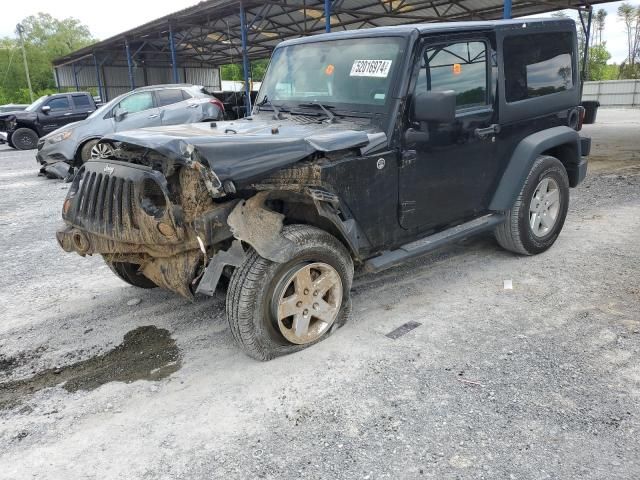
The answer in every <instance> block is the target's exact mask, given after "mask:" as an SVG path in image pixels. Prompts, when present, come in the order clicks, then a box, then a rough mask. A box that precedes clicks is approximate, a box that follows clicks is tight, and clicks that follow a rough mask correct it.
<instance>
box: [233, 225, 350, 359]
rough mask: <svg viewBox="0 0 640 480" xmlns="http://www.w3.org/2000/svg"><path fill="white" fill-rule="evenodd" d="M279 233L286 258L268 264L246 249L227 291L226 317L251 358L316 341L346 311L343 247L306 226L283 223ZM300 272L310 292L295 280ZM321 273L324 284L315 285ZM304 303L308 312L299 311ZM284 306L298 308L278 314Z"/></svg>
mask: <svg viewBox="0 0 640 480" xmlns="http://www.w3.org/2000/svg"><path fill="white" fill-rule="evenodd" d="M282 234H283V235H284V236H285V237H286V238H288V239H289V240H290V241H291V242H292V243H293V244H294V248H291V251H290V252H288V253H289V260H288V261H286V262H284V263H276V262H272V261H270V260H267V259H266V258H263V257H261V256H260V255H258V253H257V252H256V251H255V250H253V249H252V248H250V249H249V251H248V252H247V257H246V259H245V261H244V262H243V264H242V265H240V266H239V267H238V268H236V270H235V271H234V273H233V276H232V277H231V281H230V283H229V289H228V291H227V301H226V310H227V319H228V321H229V326H230V328H231V332H232V334H233V337H234V339H235V341H236V343H237V344H238V345H239V346H240V348H242V349H243V350H244V352H245V353H246V354H247V355H249V356H250V357H253V358H255V359H256V360H263V361H264V360H270V359H272V358H275V357H278V356H280V355H286V354H289V353H293V352H296V351H299V350H302V349H304V348H306V347H309V346H311V345H313V344H315V343H318V342H320V341H322V340H324V339H325V338H327V337H328V336H329V335H330V334H331V333H332V332H333V331H335V329H336V328H337V327H340V326H341V325H343V324H344V323H345V322H346V321H347V320H348V318H349V316H350V313H351V298H350V295H349V291H350V290H351V283H352V281H353V262H352V261H351V257H350V255H349V252H348V251H347V249H346V248H345V247H344V245H342V243H340V242H339V241H338V240H337V239H336V238H335V237H334V236H332V235H330V234H329V233H327V232H325V231H324V230H321V229H319V228H316V227H311V226H308V225H288V226H285V227H284V229H283V230H282ZM301 272H302V273H301ZM305 273H307V274H308V275H309V277H307V278H309V279H310V280H311V283H305V284H304V285H308V286H309V288H310V290H307V289H306V288H304V287H300V285H302V283H295V281H294V279H298V281H299V278H302V277H298V276H297V275H298V274H301V275H304V274H305ZM324 275H326V277H323V276H324ZM321 277H322V278H324V279H325V280H327V282H323V283H320V282H319V281H318V280H319V279H320V278H321ZM320 285H322V286H320ZM325 288H326V290H325ZM291 289H293V290H291ZM316 289H317V290H316ZM298 290H304V292H302V291H300V292H299V291H298ZM298 295H300V297H298ZM294 296H295V297H296V298H293V297H294ZM303 296H304V298H303ZM290 300H293V302H290ZM298 300H301V301H298ZM287 302H289V303H287ZM296 302H297V303H296ZM307 303H308V312H309V313H306V314H304V315H303V313H302V312H303V310H304V309H305V308H307ZM289 304H290V306H291V308H295V309H300V312H297V310H296V312H297V313H295V314H293V313H292V314H291V315H290V316H286V314H285V313H283V312H285V311H288V310H286V308H287V306H288V305H289ZM281 309H282V310H281ZM314 309H315V310H314ZM303 316H304V319H305V320H303V318H302V317H303ZM323 318H324V320H323ZM297 321H299V322H300V324H301V325H302V324H304V325H305V326H301V327H300V331H299V330H298V327H297V326H296V323H294V322H297ZM305 322H306V323H305Z"/></svg>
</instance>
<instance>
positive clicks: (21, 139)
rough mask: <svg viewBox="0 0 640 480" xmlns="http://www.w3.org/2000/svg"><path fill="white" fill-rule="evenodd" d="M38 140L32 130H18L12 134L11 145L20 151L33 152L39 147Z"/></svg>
mask: <svg viewBox="0 0 640 480" xmlns="http://www.w3.org/2000/svg"><path fill="white" fill-rule="evenodd" d="M38 138H39V137H38V134H37V133H36V132H34V131H33V130H31V129H30V128H18V129H17V130H16V131H15V132H13V133H12V134H11V143H13V146H14V147H15V148H17V149H18V150H33V149H34V148H36V147H37V146H38Z"/></svg>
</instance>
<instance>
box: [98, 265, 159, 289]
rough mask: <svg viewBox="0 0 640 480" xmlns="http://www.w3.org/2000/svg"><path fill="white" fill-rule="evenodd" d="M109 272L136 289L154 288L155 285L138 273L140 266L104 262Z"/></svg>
mask: <svg viewBox="0 0 640 480" xmlns="http://www.w3.org/2000/svg"><path fill="white" fill-rule="evenodd" d="M105 262H106V264H107V265H108V266H109V268H110V269H111V271H112V272H113V273H115V274H116V276H118V277H119V278H120V279H121V280H124V281H125V282H127V283H128V284H129V285H133V286H134V287H138V288H156V287H157V285H156V284H155V283H153V282H152V281H151V280H149V279H148V278H147V277H145V276H144V275H143V274H142V273H140V272H139V270H140V266H139V265H136V264H134V263H128V262H109V261H107V260H105Z"/></svg>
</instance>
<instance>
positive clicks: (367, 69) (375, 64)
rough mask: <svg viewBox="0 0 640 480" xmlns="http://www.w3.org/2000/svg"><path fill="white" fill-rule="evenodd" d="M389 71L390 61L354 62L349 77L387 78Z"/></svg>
mask: <svg viewBox="0 0 640 480" xmlns="http://www.w3.org/2000/svg"><path fill="white" fill-rule="evenodd" d="M390 70H391V60H354V61H353V66H352V67H351V73H350V74H349V75H350V76H351V77H380V78H387V75H389V71H390Z"/></svg>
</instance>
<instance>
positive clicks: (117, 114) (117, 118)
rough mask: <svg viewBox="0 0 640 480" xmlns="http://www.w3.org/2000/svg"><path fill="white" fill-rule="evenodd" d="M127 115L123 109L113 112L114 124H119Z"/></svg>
mask: <svg viewBox="0 0 640 480" xmlns="http://www.w3.org/2000/svg"><path fill="white" fill-rule="evenodd" d="M128 113H129V112H127V111H126V110H125V109H123V108H120V107H118V108H116V109H115V110H114V111H113V118H114V120H115V121H116V122H120V121H122V120H124V117H126V116H127V114H128Z"/></svg>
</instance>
